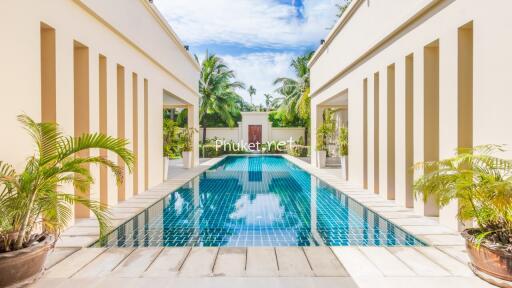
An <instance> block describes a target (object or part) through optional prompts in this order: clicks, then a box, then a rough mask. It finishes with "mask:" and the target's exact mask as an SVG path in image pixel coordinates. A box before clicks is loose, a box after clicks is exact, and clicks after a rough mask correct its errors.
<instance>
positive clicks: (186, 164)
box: [181, 151, 192, 169]
mask: <svg viewBox="0 0 512 288" xmlns="http://www.w3.org/2000/svg"><path fill="white" fill-rule="evenodd" d="M181 156H182V157H183V168H185V169H190V168H192V151H183V152H181Z"/></svg>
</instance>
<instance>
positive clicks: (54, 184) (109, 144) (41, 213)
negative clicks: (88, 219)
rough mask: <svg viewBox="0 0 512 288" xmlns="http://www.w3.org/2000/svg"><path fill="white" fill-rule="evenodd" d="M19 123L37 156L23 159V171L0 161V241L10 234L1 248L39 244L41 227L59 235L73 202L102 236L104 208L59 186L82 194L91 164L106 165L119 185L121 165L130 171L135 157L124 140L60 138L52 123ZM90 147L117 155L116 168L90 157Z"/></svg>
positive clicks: (105, 221) (27, 120)
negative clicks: (91, 217) (90, 216)
mask: <svg viewBox="0 0 512 288" xmlns="http://www.w3.org/2000/svg"><path fill="white" fill-rule="evenodd" d="M18 121H19V122H20V123H21V124H22V125H23V126H24V128H25V130H26V131H27V132H28V134H29V135H30V136H31V137H32V139H33V141H34V144H35V148H36V152H35V154H34V155H33V156H31V157H29V158H27V161H26V164H25V168H24V169H23V170H22V171H16V170H15V168H14V167H13V166H12V165H10V164H8V163H5V162H2V161H0V211H2V217H0V236H1V237H0V238H2V239H4V240H5V239H9V238H8V237H7V238H6V237H5V235H9V234H11V235H12V234H14V235H16V236H15V237H14V239H11V240H10V241H9V242H8V243H6V244H5V243H4V245H3V249H4V250H5V251H9V250H19V249H22V248H23V247H27V246H30V245H31V243H32V242H34V241H37V238H38V237H40V236H39V235H38V232H37V231H39V228H41V229H42V232H43V233H44V234H46V235H48V234H52V235H54V236H56V237H57V236H58V235H59V234H60V231H61V230H62V229H63V228H64V227H66V226H67V225H68V223H69V222H70V220H71V218H72V215H73V214H72V209H73V206H72V205H73V204H75V203H78V204H81V205H84V206H85V207H87V208H89V209H90V210H91V212H92V213H93V214H94V215H95V216H96V218H97V219H98V223H99V228H100V234H101V235H104V233H105V232H106V229H107V228H108V226H109V213H108V210H107V207H106V206H104V205H102V204H100V203H99V202H96V201H93V200H90V199H89V198H88V197H86V196H83V195H79V194H75V193H68V192H67V191H63V186H61V185H62V184H68V183H71V184H73V186H74V187H75V189H76V191H77V192H84V191H86V190H87V189H88V188H89V186H90V185H91V184H92V183H93V178H92V175H91V173H90V171H89V169H88V167H89V165H91V164H96V165H100V166H106V167H108V168H110V170H112V172H113V173H114V175H115V177H116V179H117V182H118V183H121V182H122V181H123V175H124V167H123V166H124V164H126V166H127V167H128V169H129V171H131V167H133V163H134V156H133V154H132V152H131V151H129V150H128V149H127V148H126V146H127V144H128V141H127V140H125V139H116V138H113V137H110V136H105V135H103V134H83V135H82V136H80V137H71V136H64V135H62V133H61V132H60V131H59V128H58V126H57V124H55V123H36V122H34V120H32V119H31V118H30V117H28V116H25V115H21V116H18ZM90 149H106V150H108V151H111V152H113V153H115V154H117V155H118V156H119V157H120V159H122V160H123V162H124V164H123V165H122V166H120V165H119V164H116V163H114V162H112V161H111V160H109V159H107V158H105V157H103V156H89V155H88V154H87V153H85V152H87V151H89V150H90Z"/></svg>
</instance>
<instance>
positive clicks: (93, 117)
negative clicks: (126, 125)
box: [89, 47, 100, 201]
mask: <svg viewBox="0 0 512 288" xmlns="http://www.w3.org/2000/svg"><path fill="white" fill-rule="evenodd" d="M99 64H100V63H99V51H97V50H96V48H94V47H89V133H98V132H100V119H99V117H98V115H99V114H100V98H99V80H100V79H99ZM89 154H90V156H91V157H98V156H99V155H100V151H99V149H92V150H90V151H89ZM89 171H90V173H91V175H92V177H93V179H94V183H93V184H92V185H91V186H90V190H89V193H90V198H91V199H93V200H94V201H100V181H99V180H100V167H99V166H98V165H90V167H89Z"/></svg>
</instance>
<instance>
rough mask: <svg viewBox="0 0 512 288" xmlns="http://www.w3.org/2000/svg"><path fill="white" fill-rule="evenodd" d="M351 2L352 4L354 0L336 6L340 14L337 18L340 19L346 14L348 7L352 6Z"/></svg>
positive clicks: (345, 0)
mask: <svg viewBox="0 0 512 288" xmlns="http://www.w3.org/2000/svg"><path fill="white" fill-rule="evenodd" d="M351 2H352V0H343V3H341V4H336V8H338V13H337V14H336V16H338V18H339V17H341V16H342V15H343V13H345V11H346V10H347V8H348V6H350V3H351Z"/></svg>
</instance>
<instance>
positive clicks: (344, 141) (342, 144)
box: [338, 127, 348, 156]
mask: <svg viewBox="0 0 512 288" xmlns="http://www.w3.org/2000/svg"><path fill="white" fill-rule="evenodd" d="M338 145H339V149H340V151H339V152H340V156H347V155H348V128H347V127H341V128H340V131H339V135H338Z"/></svg>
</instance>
